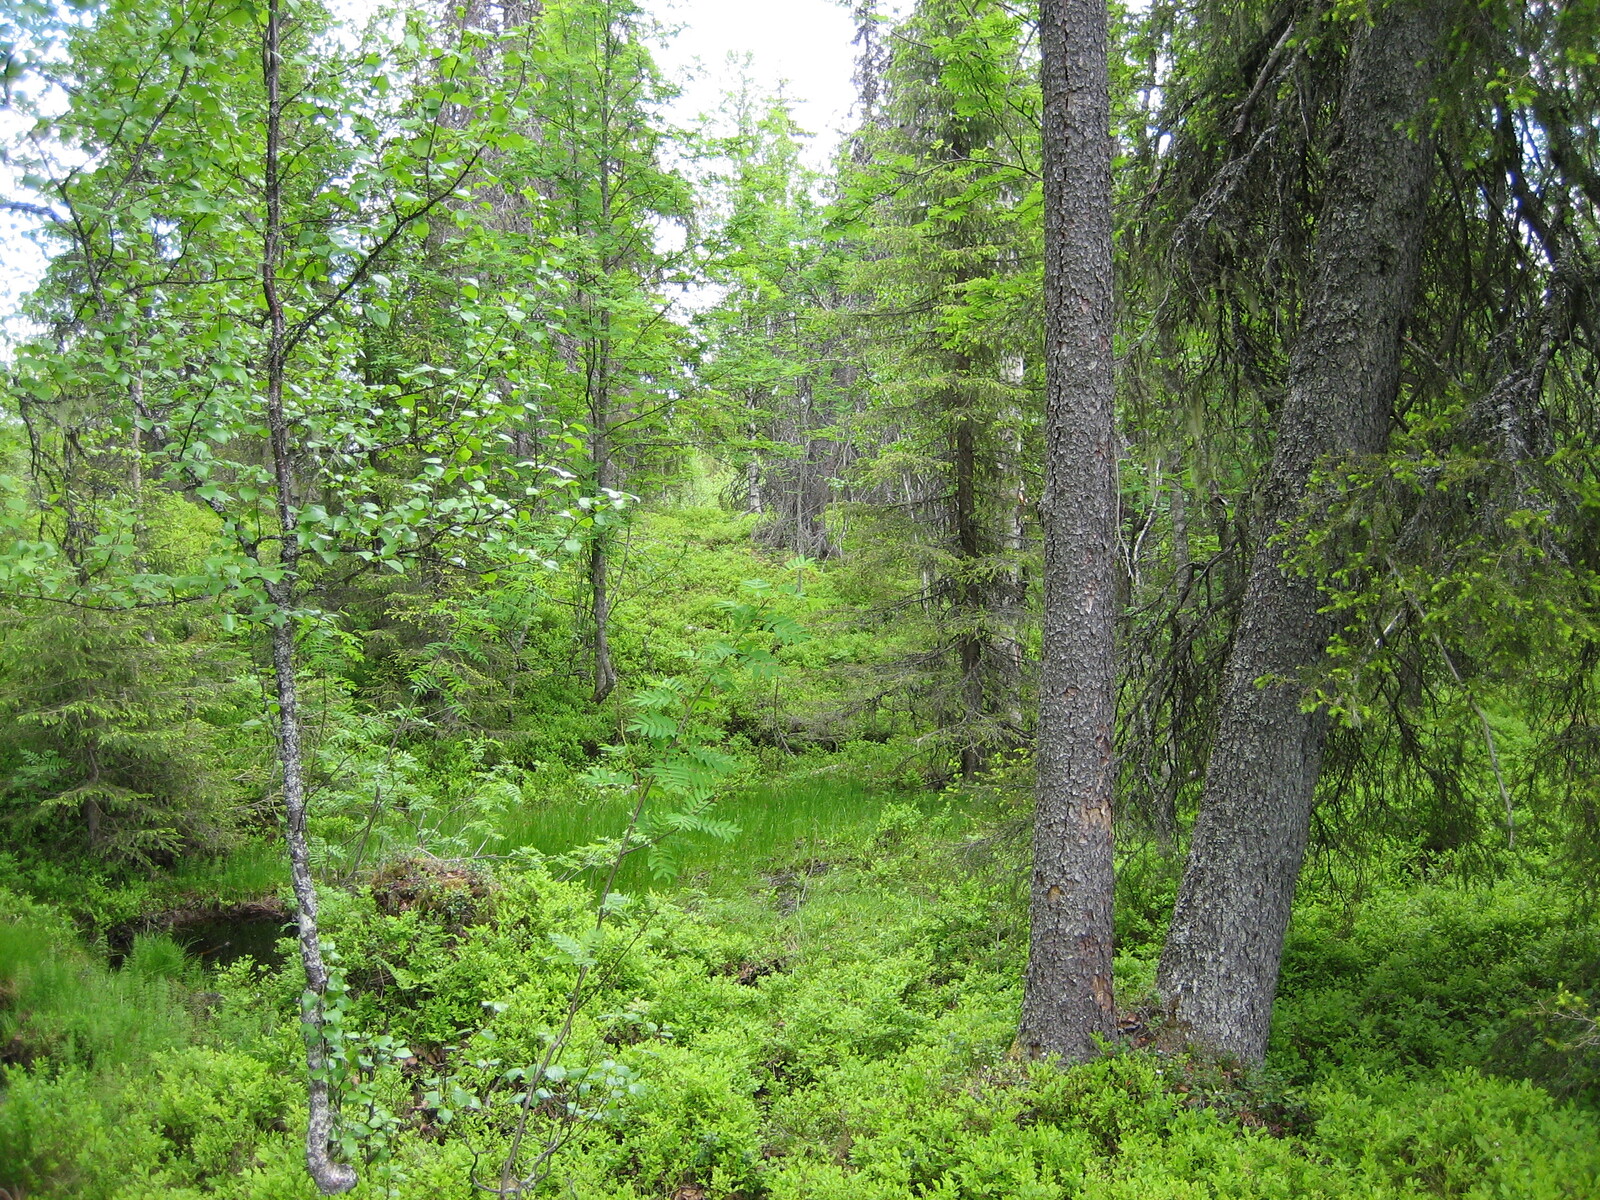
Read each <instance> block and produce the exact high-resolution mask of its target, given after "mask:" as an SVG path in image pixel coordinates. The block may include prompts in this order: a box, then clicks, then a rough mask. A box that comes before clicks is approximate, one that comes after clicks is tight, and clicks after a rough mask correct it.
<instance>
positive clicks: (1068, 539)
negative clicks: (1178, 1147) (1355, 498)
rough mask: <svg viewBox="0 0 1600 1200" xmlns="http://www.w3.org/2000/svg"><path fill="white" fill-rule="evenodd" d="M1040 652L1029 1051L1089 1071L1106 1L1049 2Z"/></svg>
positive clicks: (1102, 415)
mask: <svg viewBox="0 0 1600 1200" xmlns="http://www.w3.org/2000/svg"><path fill="white" fill-rule="evenodd" d="M1040 34H1041V42H1042V45H1043V51H1044V60H1043V65H1042V80H1043V85H1044V197H1045V216H1044V233H1045V422H1046V460H1045V485H1044V498H1043V501H1042V503H1041V505H1040V508H1041V516H1042V518H1043V525H1044V548H1045V567H1044V570H1045V577H1044V588H1045V600H1044V648H1043V663H1042V676H1041V680H1040V688H1039V732H1038V742H1037V752H1036V757H1037V763H1038V772H1039V806H1038V813H1037V816H1036V818H1035V822H1034V842H1033V880H1032V901H1031V906H1030V912H1029V916H1030V920H1031V924H1032V941H1031V943H1030V946H1029V952H1028V974H1027V982H1026V987H1025V990H1024V993H1023V1000H1022V1023H1021V1029H1020V1031H1019V1033H1018V1038H1017V1041H1018V1048H1019V1049H1020V1050H1021V1052H1022V1053H1023V1054H1025V1055H1027V1056H1028V1057H1031V1058H1038V1057H1042V1056H1044V1055H1060V1056H1061V1057H1062V1058H1064V1059H1067V1060H1069V1061H1081V1060H1083V1059H1086V1058H1089V1057H1090V1056H1092V1055H1093V1054H1094V1053H1095V1037H1096V1036H1097V1035H1100V1036H1109V1035H1110V1034H1111V1033H1112V1031H1113V1029H1114V1028H1115V1021H1116V1006H1115V1003H1114V1001H1113V997H1112V988H1111V950H1112V944H1111V891H1112V861H1111V852H1112V841H1111V794H1112V784H1113V781H1114V778H1115V771H1114V766H1113V754H1112V721H1113V717H1114V713H1115V677H1114V673H1113V658H1112V655H1113V635H1114V622H1115V618H1116V612H1115V602H1116V601H1115V584H1114V576H1113V569H1114V562H1113V558H1112V554H1113V550H1114V545H1115V539H1116V528H1117V524H1116V516H1117V508H1116V451H1115V447H1114V444H1113V438H1112V398H1113V374H1112V344H1111V328H1112V327H1111V106H1110V98H1109V94H1108V85H1107V74H1106V5H1105V0H1044V2H1043V4H1042V5H1041V8H1040Z"/></svg>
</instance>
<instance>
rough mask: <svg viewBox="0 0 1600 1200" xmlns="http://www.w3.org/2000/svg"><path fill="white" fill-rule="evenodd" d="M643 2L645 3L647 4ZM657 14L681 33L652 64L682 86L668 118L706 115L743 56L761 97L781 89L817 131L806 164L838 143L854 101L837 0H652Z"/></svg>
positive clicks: (844, 21)
mask: <svg viewBox="0 0 1600 1200" xmlns="http://www.w3.org/2000/svg"><path fill="white" fill-rule="evenodd" d="M648 2H649V0H647V3H648ZM650 7H652V8H653V9H654V11H655V13H656V15H657V16H658V17H659V19H660V20H661V21H662V22H663V23H664V24H668V25H674V24H676V25H681V26H682V32H681V33H679V34H678V36H677V37H676V38H674V39H672V40H671V41H670V42H668V44H667V45H666V46H665V47H663V48H662V49H661V50H660V51H659V54H658V58H659V61H660V63H661V65H662V67H664V68H665V69H666V71H667V73H668V74H669V75H673V76H676V77H677V78H678V79H679V80H680V81H681V83H682V86H683V95H682V96H680V97H679V98H678V101H677V103H676V104H675V105H674V106H673V110H672V115H673V117H674V119H675V120H677V121H678V122H679V123H680V124H687V123H688V122H689V121H690V120H691V119H692V118H693V117H694V116H696V115H697V114H700V113H712V112H714V111H715V110H716V108H717V107H718V105H719V104H720V102H721V99H722V97H723V95H724V94H725V93H726V92H728V91H729V90H730V89H731V88H733V86H734V85H735V83H736V81H737V79H738V76H739V68H738V67H737V65H736V64H735V63H734V62H730V57H743V56H744V55H746V54H748V55H749V56H750V59H751V62H750V77H751V79H752V80H753V81H754V82H755V84H756V86H757V88H758V89H760V90H761V91H762V92H765V93H767V94H769V95H770V94H777V93H779V92H780V90H781V94H782V95H784V96H785V97H787V98H788V99H789V100H790V102H791V103H792V105H793V108H794V114H795V119H796V120H798V121H799V122H800V124H801V126H802V127H803V128H805V129H806V130H808V131H810V132H811V133H814V134H816V135H817V138H816V140H815V142H814V143H813V145H812V151H811V154H810V155H808V157H809V158H810V159H811V162H812V165H814V166H818V167H820V166H822V165H824V163H825V162H826V161H827V159H828V157H829V156H830V155H831V153H832V150H833V148H834V146H836V145H837V144H838V141H839V133H840V131H841V130H842V129H843V128H844V126H845V124H846V122H847V120H848V119H849V116H850V107H851V105H852V104H853V103H854V102H855V86H854V85H853V84H852V83H851V76H852V75H854V73H855V57H856V48H855V47H854V46H853V45H851V39H853V38H854V37H855V26H854V24H853V23H852V21H851V18H850V12H849V9H848V8H847V7H846V6H845V4H844V3H841V2H840V0H656V2H655V3H653V4H651V5H650Z"/></svg>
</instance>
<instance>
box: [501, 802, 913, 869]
mask: <svg viewBox="0 0 1600 1200" xmlns="http://www.w3.org/2000/svg"><path fill="white" fill-rule="evenodd" d="M896 802H898V803H901V804H904V803H905V800H904V798H898V797H895V796H892V795H885V794H884V793H883V792H881V791H875V790H873V789H872V788H870V787H869V786H867V785H865V784H863V783H860V782H858V781H855V780H840V779H807V780H791V781H780V782H776V783H767V784H761V785H757V786H755V787H752V788H749V789H747V790H744V791H741V792H736V793H734V794H732V795H730V796H728V797H726V798H725V799H723V800H721V801H720V802H719V803H718V804H717V806H716V808H715V809H714V810H713V813H712V815H713V816H715V817H716V818H717V819H719V820H724V821H728V822H731V823H732V824H733V825H736V826H737V827H738V829H739V832H738V833H737V834H736V835H735V836H734V838H733V840H732V841H731V842H720V841H716V840H713V839H709V838H705V837H699V836H687V835H686V836H683V837H681V838H677V839H675V840H674V841H673V843H672V844H671V846H670V855H671V858H672V860H673V861H674V864H675V866H676V871H675V878H676V880H677V882H679V883H692V884H694V885H695V886H700V887H705V888H707V889H708V890H711V891H719V890H722V889H721V887H719V883H722V882H726V883H727V884H729V885H730V886H743V885H744V884H745V883H746V882H747V881H748V879H749V876H750V875H751V874H752V873H754V872H759V871H762V870H770V869H781V868H782V867H784V866H785V865H786V864H787V865H792V864H798V863H805V862H807V861H808V860H811V859H815V858H826V857H827V856H829V855H830V854H832V853H834V849H833V848H836V847H838V846H839V845H840V844H843V843H850V844H856V845H859V844H860V843H861V842H863V841H865V840H868V839H870V836H871V834H872V833H873V831H874V830H875V829H876V828H877V825H878V822H879V820H880V818H881V817H882V815H883V811H884V809H885V808H886V807H887V806H888V805H889V804H891V803H896ZM929 803H931V800H924V801H923V802H922V806H926V805H927V804H929ZM631 805H632V800H631V798H630V797H627V796H615V797H607V798H605V799H603V800H596V801H588V802H585V801H573V802H570V803H560V802H553V803H546V804H542V805H540V806H538V807H536V808H532V807H530V808H527V809H524V810H521V811H519V812H515V813H512V814H509V815H508V816H507V817H506V818H505V819H504V820H503V821H502V831H501V837H500V840H499V842H498V844H497V845H496V846H495V847H494V850H495V851H496V852H498V853H502V854H504V853H508V852H510V851H512V850H516V849H519V848H522V847H529V848H531V849H534V850H537V851H539V852H540V853H541V854H560V853H562V852H564V851H567V850H571V849H572V848H573V847H575V846H581V845H585V844H587V843H589V842H593V841H596V840H598V839H600V838H604V837H614V836H616V835H618V834H620V833H621V832H622V830H623V829H624V828H625V827H626V825H627V823H628V817H629V814H630V812H631V811H632V809H631ZM665 882H667V880H664V879H658V878H656V877H655V876H654V875H653V874H652V872H651V870H650V865H649V863H648V862H647V861H646V856H645V854H644V853H639V854H635V855H632V856H631V857H630V858H629V859H628V860H627V861H626V862H624V863H623V866H622V870H621V871H620V872H619V874H618V879H617V887H618V888H619V889H620V890H622V891H641V890H645V889H648V888H650V887H659V886H661V885H662V884H663V883H665Z"/></svg>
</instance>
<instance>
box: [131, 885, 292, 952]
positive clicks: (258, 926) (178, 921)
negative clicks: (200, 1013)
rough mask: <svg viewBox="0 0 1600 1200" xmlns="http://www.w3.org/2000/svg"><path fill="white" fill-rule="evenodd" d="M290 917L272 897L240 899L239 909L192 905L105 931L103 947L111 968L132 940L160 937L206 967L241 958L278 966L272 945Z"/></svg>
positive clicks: (275, 942)
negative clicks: (153, 934)
mask: <svg viewBox="0 0 1600 1200" xmlns="http://www.w3.org/2000/svg"><path fill="white" fill-rule="evenodd" d="M293 919H294V915H293V914H292V913H291V912H290V911H289V907H288V905H286V904H284V903H283V901H281V900H279V899H277V897H267V898H265V899H262V900H246V901H244V902H243V903H240V904H227V905H217V904H210V905H195V906H192V907H187V908H175V909H172V910H170V911H168V912H162V913H149V914H146V915H145V916H142V917H136V918H135V919H133V920H131V921H124V922H123V923H122V924H121V925H118V926H116V927H115V928H113V929H111V930H109V931H108V932H107V934H106V944H107V948H108V949H109V951H110V960H111V965H112V966H113V967H120V966H121V965H122V962H123V960H124V959H125V958H126V957H127V956H128V952H129V951H130V950H132V949H133V939H134V938H135V937H137V936H138V935H140V934H150V933H165V934H167V935H168V936H169V937H171V938H172V940H173V941H175V942H177V943H178V945H180V946H182V947H183V949H184V951H185V953H187V954H189V955H190V956H192V957H193V958H196V959H198V960H199V961H200V962H202V963H203V964H205V965H206V966H208V967H225V966H228V965H229V964H231V963H235V962H238V961H239V960H240V959H241V958H249V959H253V960H254V961H255V962H257V963H260V964H261V965H262V966H264V967H278V966H281V965H282V964H283V961H284V955H283V953H282V951H281V950H280V949H279V947H278V940H279V939H280V938H282V937H283V936H284V934H285V933H286V932H288V931H287V930H286V929H285V926H287V925H288V924H290V923H291V922H292V921H293Z"/></svg>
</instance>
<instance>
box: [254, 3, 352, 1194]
mask: <svg viewBox="0 0 1600 1200" xmlns="http://www.w3.org/2000/svg"><path fill="white" fill-rule="evenodd" d="M282 23H283V16H282V9H281V6H280V0H268V2H267V25H266V31H265V38H264V41H263V43H262V53H261V65H262V77H263V82H264V83H265V85H266V92H267V145H266V161H265V164H264V170H263V184H264V191H265V199H266V208H267V212H266V221H265V223H264V226H263V230H262V247H261V290H262V297H263V300H264V302H265V305H266V310H267V352H266V364H265V366H266V379H265V384H266V405H267V440H268V444H269V447H270V450H271V454H272V467H273V474H274V478H275V482H276V485H277V493H278V494H277V507H278V525H279V532H280V533H281V535H282V541H281V542H280V543H279V545H280V551H279V558H278V566H279V567H280V568H281V570H282V578H281V580H280V581H279V582H277V583H272V584H269V585H268V587H267V594H268V598H269V599H270V600H271V601H272V603H273V605H274V607H275V608H276V610H277V611H276V612H275V613H274V617H275V618H276V621H275V623H274V624H273V626H272V673H273V678H274V682H275V684H276V689H277V697H278V765H279V767H280V768H281V769H282V771H283V807H284V838H285V841H286V842H287V843H288V848H289V877H290V882H291V885H292V887H293V889H294V900H295V924H296V928H297V930H298V934H299V941H300V961H301V963H302V965H303V966H304V967H305V973H306V993H305V997H304V1000H303V1002H302V1014H303V1017H302V1019H303V1021H304V1024H305V1037H306V1073H307V1088H306V1091H307V1097H306V1098H307V1108H308V1111H309V1119H308V1122H307V1126H306V1168H307V1170H308V1171H310V1173H311V1178H312V1181H313V1182H314V1183H315V1184H316V1185H317V1188H318V1190H320V1191H321V1192H322V1193H323V1194H324V1195H334V1194H337V1193H339V1192H348V1191H349V1190H350V1189H351V1188H353V1187H355V1186H356V1182H357V1179H356V1173H355V1170H354V1169H353V1168H352V1167H349V1166H346V1165H345V1164H343V1163H336V1162H334V1161H333V1159H332V1158H331V1157H330V1156H329V1154H328V1143H329V1140H330V1138H331V1137H332V1135H333V1110H332V1106H331V1103H330V1098H329V1094H328V1077H327V1055H326V1053H325V1046H324V1042H323V1002H324V997H325V995H326V993H327V990H328V969H327V965H326V964H325V963H324V962H323V959H322V942H321V938H320V936H319V934H318V930H317V889H316V884H315V883H314V882H313V881H312V878H311V856H310V853H309V851H308V849H307V846H306V795H305V772H304V762H303V759H302V755H301V745H300V710H299V704H298V697H297V695H296V693H295V646H294V635H295V624H296V622H295V618H294V610H295V592H296V589H297V586H298V578H297V575H296V567H297V565H298V561H299V549H298V546H297V544H296V542H295V524H296V519H295V518H296V509H295V503H294V471H293V464H292V462H291V455H290V447H289V422H288V418H287V415H286V414H285V411H284V407H283V385H284V371H285V366H286V364H285V361H284V359H285V355H286V353H287V343H288V337H287V329H286V318H285V315H284V310H283V302H282V300H281V299H280V298H279V296H278V270H279V259H280V258H281V255H282V238H283V195H282V180H281V178H280V175H279V162H278V158H279V147H280V145H281V137H282V133H281V131H282V120H283V104H282V100H281V99H280V97H279V79H280V75H281V72H282V55H281V51H280V48H279V36H280V31H281V29H282Z"/></svg>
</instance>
